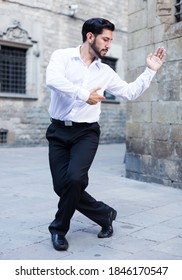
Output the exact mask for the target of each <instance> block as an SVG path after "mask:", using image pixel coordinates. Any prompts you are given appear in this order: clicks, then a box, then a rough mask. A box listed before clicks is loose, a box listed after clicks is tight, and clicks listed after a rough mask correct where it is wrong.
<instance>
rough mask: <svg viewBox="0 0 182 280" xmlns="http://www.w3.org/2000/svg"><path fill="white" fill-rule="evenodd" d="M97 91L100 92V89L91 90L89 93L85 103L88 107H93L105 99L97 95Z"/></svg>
mask: <svg viewBox="0 0 182 280" xmlns="http://www.w3.org/2000/svg"><path fill="white" fill-rule="evenodd" d="M98 90H100V88H97V89H93V90H92V91H91V92H90V95H89V98H88V100H87V103H88V104H89V105H95V104H97V103H98V102H101V101H102V100H103V99H105V97H104V96H102V95H99V94H98V93H97V91H98Z"/></svg>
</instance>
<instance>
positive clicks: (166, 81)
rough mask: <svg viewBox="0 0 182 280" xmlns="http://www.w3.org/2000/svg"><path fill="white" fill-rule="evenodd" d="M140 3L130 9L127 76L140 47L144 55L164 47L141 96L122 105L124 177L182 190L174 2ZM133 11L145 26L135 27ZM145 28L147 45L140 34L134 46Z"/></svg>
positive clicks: (181, 26) (180, 63)
mask: <svg viewBox="0 0 182 280" xmlns="http://www.w3.org/2000/svg"><path fill="white" fill-rule="evenodd" d="M146 2H147V5H146V6H143V7H142V8H140V7H141V6H138V8H136V7H135V6H133V8H131V7H130V9H131V11H132V13H131V14H130V21H129V26H130V25H131V26H130V27H129V30H130V35H129V50H130V53H131V54H135V55H137V59H134V56H131V57H130V56H129V59H130V60H131V61H130V62H129V70H128V73H129V77H130V76H132V77H133V76H134V75H137V73H138V71H139V69H141V68H142V62H144V58H143V54H140V51H141V50H142V46H143V49H144V48H145V49H146V52H145V54H146V53H148V51H151V52H153V49H154V48H157V47H159V46H164V47H166V49H167V57H166V62H165V63H164V65H163V68H162V69H161V70H160V71H159V72H158V73H157V74H156V76H155V80H154V81H153V82H152V84H151V86H150V88H149V89H148V90H147V91H146V94H144V95H143V96H141V97H140V98H138V99H137V101H135V102H133V103H131V104H129V105H128V104H127V109H128V111H127V125H126V127H127V137H126V141H127V146H126V147H127V151H126V154H127V155H128V158H129V160H128V161H126V176H127V177H129V178H132V179H136V180H141V181H147V182H156V183H160V184H164V185H167V186H173V187H176V188H182V172H181V170H182V163H181V162H182V161H181V157H182V101H181V100H182V52H181V49H182V23H181V22H179V23H175V17H174V9H175V7H174V1H172V0H148V1H146ZM139 9H141V10H142V11H140V12H141V13H143V12H144V13H146V15H147V27H145V26H144V25H141V24H138V18H135V14H140V12H139ZM142 22H143V20H141V23H142ZM135 24H136V27H135V28H134V26H135ZM147 30H148V32H149V34H150V36H149V37H148V38H150V40H148V45H146V43H145V39H146V37H145V36H144V37H143V38H142V39H141V41H140V42H136V40H137V37H138V34H146V33H145V31H147ZM134 31H135V32H134ZM139 59H141V60H140V63H139V62H138V61H139ZM143 67H144V63H143ZM145 102H146V103H147V106H144V108H147V107H148V108H150V112H151V118H149V115H147V113H148V112H147V110H144V108H143V110H142V106H143V105H144V104H145ZM138 103H139V104H138ZM139 112H142V114H140V113H139ZM142 116H143V118H142ZM137 122H140V125H137ZM142 134H143V138H142V136H141V135H142ZM132 160H133V161H134V163H135V164H133V165H132ZM130 164H131V166H130ZM136 166H138V169H137V167H136Z"/></svg>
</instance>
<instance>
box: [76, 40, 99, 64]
mask: <svg viewBox="0 0 182 280" xmlns="http://www.w3.org/2000/svg"><path fill="white" fill-rule="evenodd" d="M80 47H81V45H79V46H78V47H76V48H74V49H73V50H72V53H71V57H75V58H80V59H81V57H80ZM93 63H94V64H95V65H96V66H97V67H99V68H100V67H101V63H102V62H101V59H100V58H95V60H94V61H93Z"/></svg>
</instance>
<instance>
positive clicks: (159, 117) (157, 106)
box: [152, 101, 178, 124]
mask: <svg viewBox="0 0 182 280" xmlns="http://www.w3.org/2000/svg"><path fill="white" fill-rule="evenodd" d="M177 107H178V102H176V101H172V102H163V101H159V102H153V103H152V122H154V123H161V124H170V123H176V122H178V114H177Z"/></svg>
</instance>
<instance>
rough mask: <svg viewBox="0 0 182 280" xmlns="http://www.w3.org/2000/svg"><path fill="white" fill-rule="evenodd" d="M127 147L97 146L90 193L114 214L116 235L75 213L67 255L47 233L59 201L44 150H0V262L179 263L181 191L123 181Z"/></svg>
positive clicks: (181, 254)
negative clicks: (105, 234) (107, 235)
mask: <svg viewBox="0 0 182 280" xmlns="http://www.w3.org/2000/svg"><path fill="white" fill-rule="evenodd" d="M124 153H125V146H124V145H121V144H114V145H100V147H99V150H98V153H97V156H96V158H95V161H94V164H93V166H92V168H91V170H90V185H89V187H88V189H87V190H88V191H89V192H90V193H91V194H92V195H94V196H95V198H97V199H98V200H100V199H101V200H104V201H105V202H106V203H108V204H110V205H111V206H113V207H114V208H116V209H117V211H118V216H117V219H116V221H115V222H114V230H115V231H114V235H113V237H111V238H108V239H104V240H102V239H98V238H97V233H98V231H99V230H100V227H99V226H97V225H95V224H94V223H93V222H91V221H90V220H88V219H87V218H86V217H84V216H82V215H81V214H80V213H78V212H76V213H75V214H74V217H73V220H72V223H71V229H70V231H69V233H68V235H67V239H68V241H69V244H70V247H69V249H68V251H66V252H57V251H55V250H54V249H53V248H52V243H51V240H50V235H49V232H48V230H47V227H48V225H49V223H50V222H51V220H52V219H53V217H54V213H55V211H56V205H57V201H58V198H57V196H56V195H55V194H54V193H53V191H52V183H51V177H50V173H49V167H48V159H47V147H31V148H0V158H1V161H0V172H1V176H0V219H1V227H0V259H1V260H36V259H37V260H56V259H57V260H59V259H64V260H81V259H87V260H97V259H98V260H113V259H115V260H141V259H143V260H150V259H154V260H177V259H179V260H181V259H182V190H179V189H173V188H170V187H165V186H162V185H158V184H148V183H142V182H138V181H133V180H129V179H126V178H125V177H124V164H123V157H124Z"/></svg>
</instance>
